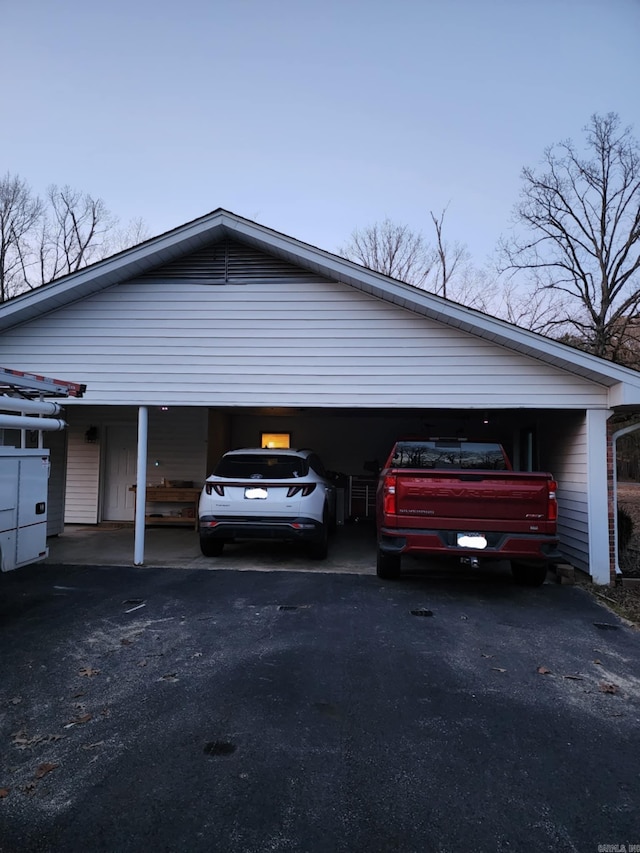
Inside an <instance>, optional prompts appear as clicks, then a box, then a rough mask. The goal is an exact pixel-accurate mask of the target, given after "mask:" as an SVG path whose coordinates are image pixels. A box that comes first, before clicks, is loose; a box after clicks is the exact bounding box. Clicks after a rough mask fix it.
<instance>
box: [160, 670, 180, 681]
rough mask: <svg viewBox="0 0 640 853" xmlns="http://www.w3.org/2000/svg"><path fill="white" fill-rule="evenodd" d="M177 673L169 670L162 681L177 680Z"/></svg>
mask: <svg viewBox="0 0 640 853" xmlns="http://www.w3.org/2000/svg"><path fill="white" fill-rule="evenodd" d="M177 680H178V678H177V675H176V673H175V672H168V673H167V674H166V675H163V676H162V678H161V679H160V681H177Z"/></svg>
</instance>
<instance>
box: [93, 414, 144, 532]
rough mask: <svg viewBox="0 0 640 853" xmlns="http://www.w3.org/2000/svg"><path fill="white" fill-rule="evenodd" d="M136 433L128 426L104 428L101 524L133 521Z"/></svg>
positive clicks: (134, 428) (134, 429)
mask: <svg viewBox="0 0 640 853" xmlns="http://www.w3.org/2000/svg"><path fill="white" fill-rule="evenodd" d="M137 456H138V453H137V431H136V427H135V426H134V425H133V424H131V425H121V424H120V425H118V424H116V425H113V426H109V427H107V449H106V457H105V483H104V499H103V507H102V518H103V520H104V521H133V514H134V508H135V501H136V496H135V492H132V491H131V486H133V485H134V484H135V482H136V460H137Z"/></svg>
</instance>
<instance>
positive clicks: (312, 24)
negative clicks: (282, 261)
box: [0, 0, 640, 264]
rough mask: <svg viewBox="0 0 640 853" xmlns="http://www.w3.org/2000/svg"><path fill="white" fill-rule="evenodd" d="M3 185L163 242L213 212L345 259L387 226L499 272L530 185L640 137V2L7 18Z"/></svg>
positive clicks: (77, 4)
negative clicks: (18, 180) (602, 120)
mask: <svg viewBox="0 0 640 853" xmlns="http://www.w3.org/2000/svg"><path fill="white" fill-rule="evenodd" d="M0 64H1V68H2V81H3V83H2V87H1V94H0V103H1V115H2V131H1V133H0V174H4V173H6V172H7V171H8V172H10V173H12V174H18V175H20V176H21V177H22V178H24V179H25V180H26V181H27V182H28V183H29V184H30V186H31V187H32V188H33V190H34V191H36V192H39V193H44V191H45V190H46V187H47V186H48V185H49V184H51V183H56V184H58V185H65V184H69V185H71V186H72V187H74V188H76V189H80V190H83V191H86V192H89V193H91V194H92V195H94V196H100V197H101V198H103V199H104V201H105V202H106V204H107V206H108V207H109V208H110V209H111V210H112V211H113V212H114V213H115V214H117V215H118V216H119V217H120V218H121V219H122V220H124V221H126V220H129V219H131V218H135V217H142V218H143V219H144V220H145V222H146V224H147V227H148V230H149V232H150V235H155V234H159V233H161V232H163V231H166V230H169V229H171V228H174V227H176V226H178V225H181V224H183V223H185V222H187V221H189V220H191V219H195V218H196V217H198V216H202V215H204V214H205V213H208V212H209V211H211V210H214V209H215V208H217V207H224V208H227V209H228V210H232V211H233V212H234V213H237V214H240V215H241V216H246V217H248V218H250V219H256V220H257V221H258V222H260V223H262V224H264V225H266V226H269V227H271V228H275V229H276V230H278V231H282V232H284V233H286V234H289V235H291V236H292V237H296V238H298V239H301V240H304V241H306V242H309V243H312V244H314V245H316V246H319V247H321V248H323V249H327V250H329V251H336V250H337V249H338V247H339V246H340V245H341V244H343V243H344V242H346V241H347V240H348V237H349V235H350V233H351V231H352V230H353V229H354V228H355V227H364V226H366V225H368V224H372V223H373V222H376V221H379V220H381V219H384V218H385V217H389V218H391V219H392V220H394V221H396V222H400V223H403V224H408V225H409V226H410V227H411V228H413V229H414V230H423V231H424V232H425V233H427V234H428V235H429V236H430V235H431V231H430V228H429V226H430V224H431V220H430V217H429V211H430V210H433V211H434V212H436V213H438V212H440V211H441V210H442V208H443V207H445V206H446V205H449V212H448V214H447V220H446V223H445V236H447V237H448V238H449V239H450V240H458V241H460V242H465V243H467V244H468V246H469V248H470V250H471V252H472V255H473V258H474V260H475V262H476V263H477V264H481V263H482V262H483V261H484V260H485V257H486V256H487V255H489V254H490V253H491V252H492V251H493V248H494V245H495V243H496V241H497V239H498V238H499V236H500V235H501V234H502V233H504V232H505V231H506V229H507V227H508V226H509V221H510V214H511V209H512V207H513V205H514V204H515V203H516V201H517V198H518V193H519V189H520V179H519V174H520V170H521V168H522V167H523V166H524V165H530V166H535V165H536V163H538V162H539V160H540V158H541V156H542V154H543V151H544V148H545V147H546V146H548V145H549V144H551V143H553V142H556V141H559V140H562V139H566V138H567V137H572V138H573V139H574V140H576V141H577V140H578V139H580V138H581V136H582V128H583V127H584V125H585V124H586V123H587V122H588V120H589V118H590V116H591V115H592V114H593V113H594V112H597V113H606V112H610V111H613V112H617V113H619V114H620V117H621V119H622V122H623V124H625V125H626V124H630V125H633V127H634V130H635V134H636V136H640V96H639V88H640V87H639V83H640V74H639V72H640V0H322V2H318V0H209V2H206V0H172V2H167V0H109V2H104V3H98V2H93V0H21V2H17V0H0Z"/></svg>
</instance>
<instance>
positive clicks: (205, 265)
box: [142, 240, 318, 284]
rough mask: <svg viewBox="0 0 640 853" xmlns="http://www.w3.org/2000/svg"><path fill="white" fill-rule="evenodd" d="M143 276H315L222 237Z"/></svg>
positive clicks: (219, 279)
mask: <svg viewBox="0 0 640 853" xmlns="http://www.w3.org/2000/svg"><path fill="white" fill-rule="evenodd" d="M142 278H145V279H149V278H153V279H172V278H189V279H198V280H200V281H203V282H210V283H211V284H228V283H233V282H236V283H241V282H245V281H255V280H258V279H261V280H265V279H267V280H268V279H278V280H281V279H283V278H285V279H286V278H295V279H296V280H297V281H305V280H309V279H316V280H317V278H318V276H317V275H315V274H314V273H311V272H308V271H307V270H304V269H301V268H300V267H296V266H294V265H293V264H290V263H288V262H287V261H284V260H282V259H281V258H276V257H275V256H273V255H269V254H267V253H266V252H261V251H260V250H259V249H254V248H253V247H252V246H248V245H247V244H246V243H240V242H238V241H236V240H221V241H218V242H216V243H213V244H212V245H210V246H206V247H205V248H204V249H199V250H198V251H197V252H194V253H193V254H190V255H186V256H185V257H183V258H179V259H178V260H176V261H172V262H171V263H169V264H166V265H165V266H162V267H158V268H157V269H155V270H151V271H149V272H147V273H145V274H144V275H143V276H142Z"/></svg>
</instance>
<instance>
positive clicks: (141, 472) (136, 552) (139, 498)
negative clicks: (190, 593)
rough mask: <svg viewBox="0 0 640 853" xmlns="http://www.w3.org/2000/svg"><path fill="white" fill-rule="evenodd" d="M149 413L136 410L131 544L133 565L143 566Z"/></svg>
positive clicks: (144, 408)
mask: <svg viewBox="0 0 640 853" xmlns="http://www.w3.org/2000/svg"><path fill="white" fill-rule="evenodd" d="M148 429H149V412H148V409H147V407H146V406H140V408H139V409H138V468H137V472H136V524H135V536H134V544H133V565H134V566H142V565H144V517H145V513H146V509H147V436H148Z"/></svg>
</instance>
